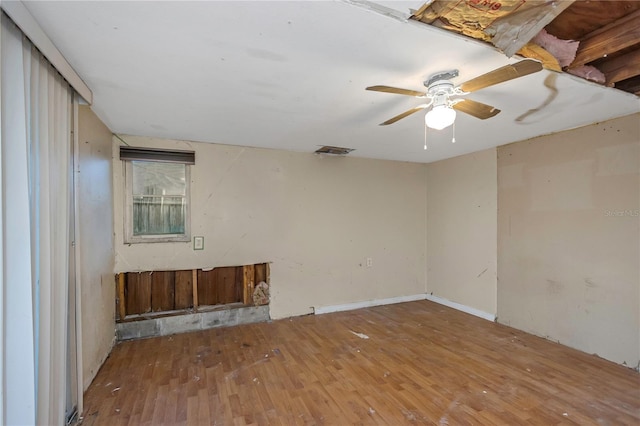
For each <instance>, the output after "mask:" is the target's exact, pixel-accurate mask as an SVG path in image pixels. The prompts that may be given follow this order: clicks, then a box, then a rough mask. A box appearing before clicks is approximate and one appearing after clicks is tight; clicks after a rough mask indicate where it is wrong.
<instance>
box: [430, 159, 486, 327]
mask: <svg viewBox="0 0 640 426" xmlns="http://www.w3.org/2000/svg"><path fill="white" fill-rule="evenodd" d="M496 204H497V183H496V150H495V149H494V148H492V149H487V150H484V151H480V152H475V153H472V154H467V155H463V156H460V157H456V158H451V159H448V160H443V161H438V162H435V163H431V164H428V165H427V293H430V294H433V295H434V296H437V297H442V298H444V299H447V300H450V301H452V302H456V303H460V304H462V305H465V306H468V307H471V308H474V309H477V310H480V311H482V312H485V313H488V314H490V315H495V314H496V273H497V269H496V268H497V265H496V264H497V259H496V253H497V249H496V244H497V243H496V233H497V231H496V214H497V211H496V209H497V206H496Z"/></svg>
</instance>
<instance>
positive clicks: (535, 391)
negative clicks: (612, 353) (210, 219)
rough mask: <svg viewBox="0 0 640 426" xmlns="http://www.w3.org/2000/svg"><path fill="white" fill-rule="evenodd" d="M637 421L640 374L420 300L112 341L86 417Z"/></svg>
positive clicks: (288, 421)
mask: <svg viewBox="0 0 640 426" xmlns="http://www.w3.org/2000/svg"><path fill="white" fill-rule="evenodd" d="M161 424H166V425H173V424H190V425H213V424H217V425H222V424H224V425H245V424H258V425H266V424H269V425H271V424H273V425H293V424H325V425H351V424H383V425H401V424H436V425H450V426H453V425H466V424H481V425H521V424H531V425H533V424H539V425H560V424H562V425H588V424H600V425H625V424H626V425H638V424H640V375H639V374H638V373H637V372H634V371H633V370H631V369H628V368H625V367H622V366H619V365H616V364H613V363H610V362H608V361H605V360H602V359H600V358H598V357H596V356H592V355H587V354H584V353H581V352H578V351H575V350H572V349H569V348H567V347H564V346H561V345H558V344H555V343H552V342H549V341H546V340H544V339H540V338H537V337H534V336H531V335H529V334H526V333H524V332H520V331H517V330H515V329H512V328H509V327H506V326H502V325H499V324H495V323H491V322H488V321H485V320H482V319H479V318H475V317H472V316H470V315H467V314H464V313H461V312H458V311H455V310H452V309H449V308H446V307H443V306H441V305H438V304H435V303H432V302H428V301H420V302H411V303H403V304H397V305H388V306H380V307H375V308H368V309H361V310H357V311H350V312H341V313H335V314H325V315H319V316H313V315H311V316H305V317H297V318H292V319H285V320H279V321H274V322H271V323H262V324H253V325H243V326H237V327H232V328H219V329H212V330H207V331H199V332H195V333H188V334H180V335H174V336H167V337H158V338H152V339H147V340H138V341H131V342H125V343H121V344H119V345H117V346H116V347H115V348H114V350H113V352H112V354H111V355H110V356H109V358H108V359H107V361H106V363H105V364H104V366H103V367H102V369H101V370H100V372H99V373H98V375H97V377H96V378H95V380H94V382H93V384H92V385H91V386H90V387H89V389H88V390H87V392H86V394H85V412H84V419H83V425H92V426H93V425H110V426H111V425H161Z"/></svg>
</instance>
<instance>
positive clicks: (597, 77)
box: [411, 0, 640, 96]
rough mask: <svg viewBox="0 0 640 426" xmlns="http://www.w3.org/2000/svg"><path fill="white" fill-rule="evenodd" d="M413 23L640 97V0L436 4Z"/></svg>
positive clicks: (418, 14) (444, 1) (436, 1)
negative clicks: (533, 60) (474, 40)
mask: <svg viewBox="0 0 640 426" xmlns="http://www.w3.org/2000/svg"><path fill="white" fill-rule="evenodd" d="M411 19H414V20H417V21H420V22H423V23H425V24H429V25H433V26H436V27H439V28H443V29H446V30H449V31H453V32H457V33H459V34H463V35H466V36H468V37H472V38H474V39H478V40H483V41H485V42H488V43H491V44H493V45H494V46H495V47H497V48H498V49H500V50H501V51H502V52H504V53H505V55H507V56H509V57H511V56H513V55H515V54H518V55H521V56H524V57H527V58H532V59H537V60H539V61H541V62H542V64H543V66H544V67H545V68H547V69H549V70H553V71H557V72H563V71H564V72H567V73H570V74H573V75H576V76H579V77H582V78H584V79H587V80H590V81H593V82H596V83H600V84H603V85H606V86H609V87H615V88H616V89H620V90H623V91H625V92H629V93H633V94H635V95H636V96H640V1H636V0H633V1H588V0H577V1H575V0H555V1H551V0H454V1H451V0H433V1H430V2H427V3H425V4H424V5H423V6H422V7H421V8H420V9H419V10H417V11H415V12H414V13H413V15H412V16H411Z"/></svg>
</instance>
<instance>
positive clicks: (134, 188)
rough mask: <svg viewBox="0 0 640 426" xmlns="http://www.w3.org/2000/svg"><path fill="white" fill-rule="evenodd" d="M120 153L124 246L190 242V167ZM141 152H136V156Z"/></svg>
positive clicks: (139, 150) (155, 153)
mask: <svg viewBox="0 0 640 426" xmlns="http://www.w3.org/2000/svg"><path fill="white" fill-rule="evenodd" d="M124 151H125V150H123V149H121V151H120V159H123V160H128V161H125V187H126V203H125V239H124V242H125V243H150V242H168V241H190V240H191V235H190V232H189V222H190V220H189V165H188V164H187V163H184V162H181V161H179V162H164V161H165V160H162V159H161V160H158V159H157V157H156V156H157V155H158V151H156V150H153V154H154V156H147V157H146V158H151V160H150V161H147V160H144V159H140V158H145V157H144V156H142V157H141V156H135V157H132V156H130V155H128V154H129V153H127V152H124ZM141 151H144V150H141V149H137V152H138V153H139V152H141Z"/></svg>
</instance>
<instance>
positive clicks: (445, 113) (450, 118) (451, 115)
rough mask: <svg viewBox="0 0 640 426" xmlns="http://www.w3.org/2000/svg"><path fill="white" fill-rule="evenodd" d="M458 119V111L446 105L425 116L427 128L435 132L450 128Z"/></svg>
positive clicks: (435, 108) (433, 109)
mask: <svg viewBox="0 0 640 426" xmlns="http://www.w3.org/2000/svg"><path fill="white" fill-rule="evenodd" d="M455 119H456V111H455V110H454V109H453V108H451V107H448V106H445V105H438V106H435V107H433V108H432V109H431V111H429V112H428V113H427V114H426V115H425V116H424V122H425V124H426V125H427V127H429V128H431V129H435V130H442V129H444V128H445V127H449V126H451V125H452V124H453V122H454V121H455Z"/></svg>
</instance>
